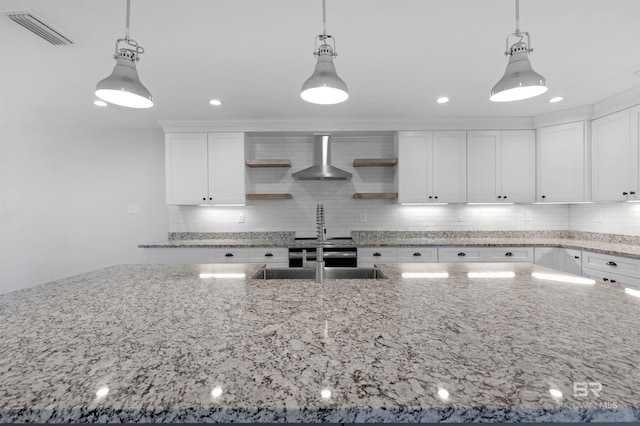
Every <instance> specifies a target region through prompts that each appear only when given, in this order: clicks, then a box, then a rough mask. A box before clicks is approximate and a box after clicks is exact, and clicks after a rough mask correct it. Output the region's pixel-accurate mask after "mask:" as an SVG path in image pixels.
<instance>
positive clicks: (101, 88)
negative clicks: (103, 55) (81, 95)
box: [96, 58, 153, 108]
mask: <svg viewBox="0 0 640 426" xmlns="http://www.w3.org/2000/svg"><path fill="white" fill-rule="evenodd" d="M96 96H97V97H99V98H100V99H102V100H103V101H106V102H109V103H112V104H116V105H121V106H125V107H129V108H150V107H152V106H153V99H152V96H151V93H150V92H149V90H147V88H146V87H144V85H143V84H142V82H141V81H140V77H138V71H137V70H136V64H135V62H133V61H132V60H131V59H126V58H117V59H116V65H115V66H114V67H113V72H112V73H111V75H110V76H109V77H107V78H105V79H103V80H101V81H100V82H99V83H98V85H97V86H96Z"/></svg>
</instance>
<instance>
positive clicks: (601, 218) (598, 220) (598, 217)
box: [594, 212, 603, 223]
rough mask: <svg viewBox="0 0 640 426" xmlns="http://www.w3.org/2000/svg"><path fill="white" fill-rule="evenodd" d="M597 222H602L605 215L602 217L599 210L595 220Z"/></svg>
mask: <svg viewBox="0 0 640 426" xmlns="http://www.w3.org/2000/svg"><path fill="white" fill-rule="evenodd" d="M594 221H595V222H596V223H602V222H603V217H602V212H598V213H596V217H595V220H594Z"/></svg>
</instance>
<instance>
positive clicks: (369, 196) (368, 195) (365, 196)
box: [353, 192, 398, 200]
mask: <svg viewBox="0 0 640 426" xmlns="http://www.w3.org/2000/svg"><path fill="white" fill-rule="evenodd" d="M353 198H358V199H361V200H375V199H380V200H393V199H396V198H398V193H397V192H356V193H355V194H353Z"/></svg>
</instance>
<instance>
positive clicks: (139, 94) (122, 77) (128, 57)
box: [96, 0, 153, 108]
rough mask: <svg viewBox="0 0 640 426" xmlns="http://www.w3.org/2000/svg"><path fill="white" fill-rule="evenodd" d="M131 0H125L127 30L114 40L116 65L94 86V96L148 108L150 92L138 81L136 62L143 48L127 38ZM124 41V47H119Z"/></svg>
mask: <svg viewBox="0 0 640 426" xmlns="http://www.w3.org/2000/svg"><path fill="white" fill-rule="evenodd" d="M130 11H131V0H127V31H126V34H125V36H124V38H119V39H118V40H116V53H115V55H113V58H114V59H115V60H116V65H115V66H114V67H113V72H112V73H111V75H110V76H109V77H107V78H105V79H104V80H101V81H100V82H99V83H98V85H97V86H96V96H97V97H99V98H100V99H102V100H104V101H107V102H109V103H112V104H116V105H121V106H125V107H129V108H150V107H152V106H153V100H152V97H151V93H150V92H149V91H148V90H147V88H146V87H144V85H143V84H142V83H141V82H140V78H139V77H138V71H137V70H136V62H138V61H139V60H140V55H142V54H143V53H144V48H143V47H142V46H140V45H138V43H137V42H136V41H135V40H132V39H130V38H129V16H130ZM120 43H124V45H125V47H120Z"/></svg>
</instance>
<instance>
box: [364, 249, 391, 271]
mask: <svg viewBox="0 0 640 426" xmlns="http://www.w3.org/2000/svg"><path fill="white" fill-rule="evenodd" d="M397 261H398V250H397V248H396V247H362V248H358V267H359V268H362V267H365V268H371V267H373V265H375V264H379V263H396V262H397Z"/></svg>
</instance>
